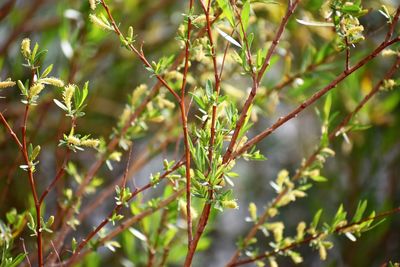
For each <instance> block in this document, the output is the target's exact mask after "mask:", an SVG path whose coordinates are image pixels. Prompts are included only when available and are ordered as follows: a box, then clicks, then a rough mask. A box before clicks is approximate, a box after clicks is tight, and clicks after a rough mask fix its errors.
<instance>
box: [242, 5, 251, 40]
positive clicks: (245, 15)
mask: <svg viewBox="0 0 400 267" xmlns="http://www.w3.org/2000/svg"><path fill="white" fill-rule="evenodd" d="M240 17H241V19H242V24H243V30H244V32H246V31H247V28H248V27H249V18H250V1H249V0H247V1H246V2H245V3H244V5H243V8H242V13H241V14H240ZM243 34H244V33H243Z"/></svg>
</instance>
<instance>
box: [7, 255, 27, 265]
mask: <svg viewBox="0 0 400 267" xmlns="http://www.w3.org/2000/svg"><path fill="white" fill-rule="evenodd" d="M25 256H26V254H23V253H20V254H18V256H17V257H15V259H13V260H12V262H11V263H9V264H7V265H6V266H7V267H16V266H18V265H19V264H20V263H21V262H22V261H23V260H24V259H25Z"/></svg>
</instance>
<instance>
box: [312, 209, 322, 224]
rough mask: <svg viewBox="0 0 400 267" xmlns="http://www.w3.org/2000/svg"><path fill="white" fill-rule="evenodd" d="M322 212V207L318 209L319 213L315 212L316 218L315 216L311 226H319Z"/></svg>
mask: <svg viewBox="0 0 400 267" xmlns="http://www.w3.org/2000/svg"><path fill="white" fill-rule="evenodd" d="M321 214H322V209H319V210H318V211H317V213H315V215H314V218H313V220H312V223H311V227H313V228H317V226H318V223H319V219H320V218H321Z"/></svg>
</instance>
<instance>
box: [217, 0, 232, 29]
mask: <svg viewBox="0 0 400 267" xmlns="http://www.w3.org/2000/svg"><path fill="white" fill-rule="evenodd" d="M217 3H218V5H219V7H220V8H221V9H222V13H223V14H224V16H225V17H226V18H227V19H228V21H229V23H230V24H231V26H232V27H235V15H234V13H233V10H232V6H231V4H230V2H229V0H217Z"/></svg>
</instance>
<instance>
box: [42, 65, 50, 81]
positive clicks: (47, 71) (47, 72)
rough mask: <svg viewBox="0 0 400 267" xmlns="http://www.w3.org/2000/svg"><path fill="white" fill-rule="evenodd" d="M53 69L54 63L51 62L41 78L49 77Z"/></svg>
mask: <svg viewBox="0 0 400 267" xmlns="http://www.w3.org/2000/svg"><path fill="white" fill-rule="evenodd" d="M52 70H53V64H51V65H50V66H48V67H47V68H46V69H45V70H44V71H43V72H42V75H41V76H40V78H45V77H47V75H49V74H50V72H51V71H52Z"/></svg>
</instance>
